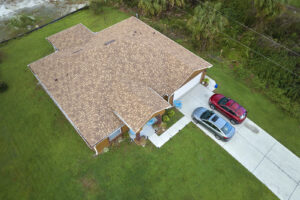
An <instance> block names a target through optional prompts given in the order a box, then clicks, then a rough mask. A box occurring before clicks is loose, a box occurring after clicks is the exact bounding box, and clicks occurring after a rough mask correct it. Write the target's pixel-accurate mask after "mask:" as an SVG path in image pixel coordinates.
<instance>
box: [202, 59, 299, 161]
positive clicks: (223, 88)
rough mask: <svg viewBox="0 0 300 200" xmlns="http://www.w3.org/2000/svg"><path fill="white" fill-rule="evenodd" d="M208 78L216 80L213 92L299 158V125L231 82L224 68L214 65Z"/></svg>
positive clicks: (279, 110) (253, 93) (272, 104)
mask: <svg viewBox="0 0 300 200" xmlns="http://www.w3.org/2000/svg"><path fill="white" fill-rule="evenodd" d="M208 75H209V76H211V77H212V78H213V79H215V80H216V82H217V83H218V85H219V87H218V89H217V90H216V92H218V93H222V94H224V95H225V96H228V97H230V98H232V99H234V100H236V101H237V102H239V103H240V104H241V105H243V106H244V107H245V108H246V109H247V110H248V117H249V118H250V119H251V120H253V121H254V122H255V123H256V124H258V125H259V126H260V127H262V128H263V129H264V130H265V131H267V132H268V133H269V134H270V135H272V136H273V137H274V138H275V139H276V140H278V141H279V142H280V143H282V144H283V145H284V146H286V147H287V148H288V149H290V150H291V151H292V152H293V153H294V154H296V155H297V156H298V157H300V122H299V120H298V121H297V119H296V118H293V117H291V116H290V115H289V114H287V113H286V112H285V111H283V110H282V109H280V107H279V106H277V105H275V104H274V103H272V102H271V101H270V100H269V99H268V98H267V97H266V96H264V95H263V94H262V93H258V92H255V91H253V90H251V89H250V88H249V87H247V86H246V85H245V84H244V83H241V82H239V81H237V80H235V79H234V74H233V72H232V71H231V70H230V69H229V68H228V67H227V66H225V65H222V64H220V63H215V64H214V67H212V68H210V69H209V70H208Z"/></svg>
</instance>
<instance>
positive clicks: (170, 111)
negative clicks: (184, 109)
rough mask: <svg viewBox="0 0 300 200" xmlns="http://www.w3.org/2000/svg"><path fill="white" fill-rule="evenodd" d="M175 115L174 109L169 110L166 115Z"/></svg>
mask: <svg viewBox="0 0 300 200" xmlns="http://www.w3.org/2000/svg"><path fill="white" fill-rule="evenodd" d="M174 115H175V111H174V110H169V111H168V116H169V117H170V118H171V117H173V116H174Z"/></svg>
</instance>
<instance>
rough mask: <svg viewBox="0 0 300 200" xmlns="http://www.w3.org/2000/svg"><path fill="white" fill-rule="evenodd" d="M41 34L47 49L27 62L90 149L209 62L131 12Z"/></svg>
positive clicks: (161, 107)
mask: <svg viewBox="0 0 300 200" xmlns="http://www.w3.org/2000/svg"><path fill="white" fill-rule="evenodd" d="M47 39H48V41H49V42H50V43H51V44H52V45H53V47H54V49H55V52H54V53H52V54H50V55H48V56H46V57H44V58H42V59H40V60H37V61H35V62H33V63H31V64H30V65H29V68H30V69H31V71H32V73H33V74H34V76H35V77H36V78H37V80H38V81H39V83H40V84H41V85H42V87H43V88H44V89H45V91H46V92H47V93H48V95H49V96H50V97H51V98H52V100H53V101H54V102H55V104H56V105H57V106H58V107H59V109H60V110H61V112H62V113H63V114H64V115H65V117H66V118H67V119H68V120H69V121H70V123H71V124H72V125H73V126H74V128H75V129H76V130H77V132H78V134H79V135H80V136H81V137H82V139H83V140H84V141H85V142H86V144H87V145H88V146H89V147H90V148H91V149H94V150H95V152H96V154H98V153H100V152H101V151H102V150H103V148H104V147H106V146H108V145H109V144H110V143H111V141H112V140H114V139H115V138H116V137H118V136H119V135H121V134H122V133H125V132H128V130H130V132H131V133H135V134H137V135H138V134H139V132H140V131H141V130H142V128H143V126H144V125H145V124H146V123H147V121H149V120H150V119H152V118H153V117H155V116H157V115H162V114H163V113H164V111H165V109H167V108H169V107H171V106H172V105H173V101H174V100H175V99H178V98H179V97H180V96H182V95H183V94H184V93H186V92H187V91H188V90H189V89H191V88H192V87H193V86H195V85H196V84H198V83H199V82H200V81H201V80H202V79H203V78H204V75H205V72H206V69H207V68H209V67H211V66H212V65H211V64H210V63H208V62H206V61H205V60H203V59H202V58H200V57H198V56H196V55H195V54H194V53H192V52H190V51H189V50H187V49H185V48H184V47H182V46H180V45H179V44H177V43H176V42H174V41H172V40H171V39H169V38H168V37H166V36H164V35H163V34H161V33H160V32H158V31H156V30H155V29H153V28H151V27H150V26H148V25H147V24H145V23H143V22H142V21H140V20H139V19H137V18H135V17H130V18H128V19H126V20H124V21H121V22H119V23H117V24H115V25H113V26H111V27H109V28H106V29H104V30H102V31H100V32H97V33H94V32H92V31H90V30H89V29H88V28H87V27H85V26H84V25H82V24H78V25H75V26H73V27H71V28H68V29H66V30H63V31H61V32H59V33H56V34H54V35H52V36H50V37H48V38H47Z"/></svg>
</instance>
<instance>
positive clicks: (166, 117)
mask: <svg viewBox="0 0 300 200" xmlns="http://www.w3.org/2000/svg"><path fill="white" fill-rule="evenodd" d="M162 120H163V122H168V121H170V118H169V116H168V115H164V116H163V118H162Z"/></svg>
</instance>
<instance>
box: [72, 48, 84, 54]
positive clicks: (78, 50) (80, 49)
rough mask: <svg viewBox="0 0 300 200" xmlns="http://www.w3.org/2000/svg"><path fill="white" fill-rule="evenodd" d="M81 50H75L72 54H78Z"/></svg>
mask: <svg viewBox="0 0 300 200" xmlns="http://www.w3.org/2000/svg"><path fill="white" fill-rule="evenodd" d="M81 50H82V49H79V50H77V51H74V52H73V53H78V52H79V51H81Z"/></svg>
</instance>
